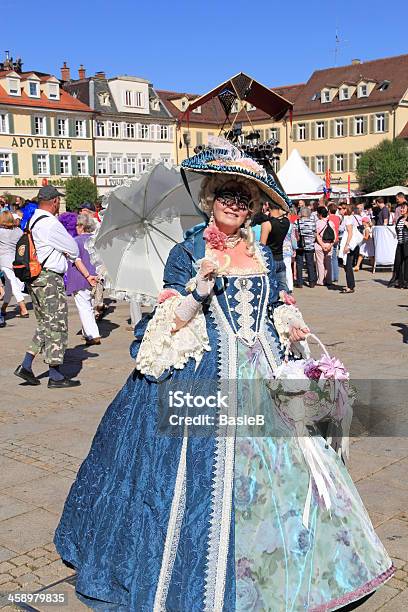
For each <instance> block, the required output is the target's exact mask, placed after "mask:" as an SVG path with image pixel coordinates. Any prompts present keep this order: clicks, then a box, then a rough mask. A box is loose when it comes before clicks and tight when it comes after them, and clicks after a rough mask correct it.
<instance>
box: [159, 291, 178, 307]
mask: <svg viewBox="0 0 408 612" xmlns="http://www.w3.org/2000/svg"><path fill="white" fill-rule="evenodd" d="M175 295H179V294H178V292H177V291H176V290H175V289H163V291H160V293H159V295H158V298H157V301H158V303H159V304H163V302H165V301H166V300H168V299H169V298H171V297H174V296H175Z"/></svg>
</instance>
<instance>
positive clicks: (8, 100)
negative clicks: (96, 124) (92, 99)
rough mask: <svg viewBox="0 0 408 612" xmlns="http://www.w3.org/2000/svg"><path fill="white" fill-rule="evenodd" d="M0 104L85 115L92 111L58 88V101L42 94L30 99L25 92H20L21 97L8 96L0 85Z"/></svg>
mask: <svg viewBox="0 0 408 612" xmlns="http://www.w3.org/2000/svg"><path fill="white" fill-rule="evenodd" d="M0 104H8V105H10V106H32V107H36V108H54V109H56V110H73V111H80V112H85V113H92V112H93V111H92V109H91V108H90V107H89V106H87V105H86V104H84V103H83V102H80V100H77V99H76V98H74V97H73V96H70V95H69V93H67V92H66V91H65V90H64V89H62V88H60V99H59V100H49V99H48V98H47V96H46V95H45V94H44V93H41V94H40V97H39V98H31V97H30V96H28V95H27V94H26V93H25V91H22V92H21V96H10V95H9V94H8V93H7V92H6V90H5V89H4V88H3V87H2V86H1V85H0Z"/></svg>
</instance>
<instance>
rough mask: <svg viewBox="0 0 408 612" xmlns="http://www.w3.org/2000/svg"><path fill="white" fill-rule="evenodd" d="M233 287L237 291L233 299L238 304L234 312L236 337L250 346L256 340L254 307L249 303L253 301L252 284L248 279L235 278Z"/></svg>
mask: <svg viewBox="0 0 408 612" xmlns="http://www.w3.org/2000/svg"><path fill="white" fill-rule="evenodd" d="M234 285H235V288H236V289H237V293H236V294H235V299H236V300H237V302H238V304H237V306H236V307H235V312H237V313H238V319H237V323H238V330H237V336H238V337H239V338H241V339H242V340H243V341H244V342H245V343H246V344H249V345H252V344H253V343H254V341H255V338H256V331H254V325H255V319H254V317H253V316H252V314H253V312H254V307H253V306H252V303H251V302H252V300H253V299H254V294H253V292H252V291H251V289H252V285H253V283H252V280H251V279H250V278H237V279H236V280H235V282H234ZM227 299H228V298H227Z"/></svg>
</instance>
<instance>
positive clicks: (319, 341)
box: [307, 333, 330, 357]
mask: <svg viewBox="0 0 408 612" xmlns="http://www.w3.org/2000/svg"><path fill="white" fill-rule="evenodd" d="M307 338H308V339H309V338H313V340H314V341H315V342H317V344H319V345H320V348H321V349H322V350H323V352H324V354H325V355H326V356H327V357H330V354H329V351H328V350H327V348H326V347H325V346H324V344H323V342H322V341H321V340H320V339H319V338H318V337H317V336H315V334H312V333H310V334H308V335H307Z"/></svg>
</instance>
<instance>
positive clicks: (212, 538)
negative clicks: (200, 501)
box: [203, 299, 237, 612]
mask: <svg viewBox="0 0 408 612" xmlns="http://www.w3.org/2000/svg"><path fill="white" fill-rule="evenodd" d="M210 313H211V316H212V317H213V318H214V320H215V323H216V327H217V329H218V333H219V341H218V371H219V373H220V383H221V392H222V393H223V388H222V387H223V385H224V386H225V387H226V391H227V393H228V396H229V414H231V415H236V409H237V407H236V397H235V396H234V391H235V393H236V387H235V386H234V387H233V389H232V388H231V384H230V383H229V381H232V380H234V379H235V378H236V373H237V363H236V340H235V336H234V334H233V333H232V330H231V328H230V326H229V324H228V321H227V319H226V317H225V315H224V313H223V311H222V309H221V307H220V305H219V303H218V301H217V300H216V299H215V300H213V301H212V303H211V307H210ZM231 391H232V393H231ZM231 408H232V410H231ZM234 458H235V436H234V435H233V433H232V432H231V431H230V430H229V431H228V437H227V436H226V431H221V430H220V431H218V432H217V437H216V439H215V459H214V471H213V481H212V490H211V518H210V529H209V535H208V553H207V563H206V569H205V585H204V608H203V612H222V610H223V608H224V592H225V579H226V573H227V559H228V548H229V537H230V528H231V510H232V491H233V485H234Z"/></svg>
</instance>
